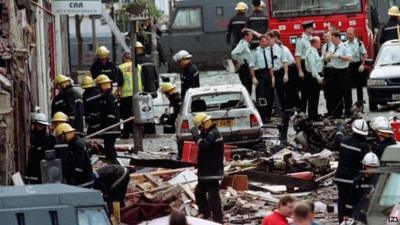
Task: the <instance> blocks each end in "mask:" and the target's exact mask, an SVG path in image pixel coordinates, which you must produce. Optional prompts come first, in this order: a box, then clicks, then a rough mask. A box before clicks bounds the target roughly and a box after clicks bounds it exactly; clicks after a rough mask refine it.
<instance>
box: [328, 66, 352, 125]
mask: <svg viewBox="0 0 400 225" xmlns="http://www.w3.org/2000/svg"><path fill="white" fill-rule="evenodd" d="M349 78H350V77H349V75H348V68H345V69H336V68H333V69H332V84H330V85H332V88H334V89H333V90H334V92H333V93H332V106H333V107H334V108H333V112H332V113H333V116H335V117H341V116H342V114H343V106H344V108H345V113H349V111H350V108H351V105H352V100H351V81H350V79H349ZM333 90H332V91H333Z"/></svg>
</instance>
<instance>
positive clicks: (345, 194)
mask: <svg viewBox="0 0 400 225" xmlns="http://www.w3.org/2000/svg"><path fill="white" fill-rule="evenodd" d="M336 185H337V189H338V218H339V224H340V223H342V222H343V217H344V216H351V214H352V212H351V211H350V210H349V209H348V208H346V203H348V202H351V201H350V199H351V198H352V195H351V189H352V187H353V185H352V184H347V183H339V182H338V183H336Z"/></svg>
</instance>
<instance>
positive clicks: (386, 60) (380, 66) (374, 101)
mask: <svg viewBox="0 0 400 225" xmlns="http://www.w3.org/2000/svg"><path fill="white" fill-rule="evenodd" d="M367 90H368V95H369V108H370V110H371V111H376V110H377V109H378V105H379V104H381V105H386V104H388V103H394V102H399V103H400V42H399V40H391V41H387V42H386V43H385V44H383V45H382V48H381V50H380V51H379V54H378V56H377V58H376V61H375V65H374V68H373V70H372V72H371V74H370V77H369V79H368V81H367Z"/></svg>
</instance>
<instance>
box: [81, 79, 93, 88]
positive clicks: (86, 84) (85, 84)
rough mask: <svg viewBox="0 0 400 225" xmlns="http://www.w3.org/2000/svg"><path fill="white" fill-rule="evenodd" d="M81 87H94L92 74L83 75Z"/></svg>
mask: <svg viewBox="0 0 400 225" xmlns="http://www.w3.org/2000/svg"><path fill="white" fill-rule="evenodd" d="M81 87H82V88H83V89H86V88H90V87H93V78H92V77H91V76H85V77H83V79H82V83H81Z"/></svg>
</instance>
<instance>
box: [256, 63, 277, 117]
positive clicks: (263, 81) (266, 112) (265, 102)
mask: <svg viewBox="0 0 400 225" xmlns="http://www.w3.org/2000/svg"><path fill="white" fill-rule="evenodd" d="M255 74H256V78H257V80H258V85H257V87H256V105H257V109H258V112H259V113H260V116H261V119H262V120H263V122H266V121H267V120H270V119H271V114H272V105H273V97H274V89H273V88H272V86H271V84H272V83H271V76H270V74H269V70H268V69H260V70H256V71H255Z"/></svg>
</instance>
